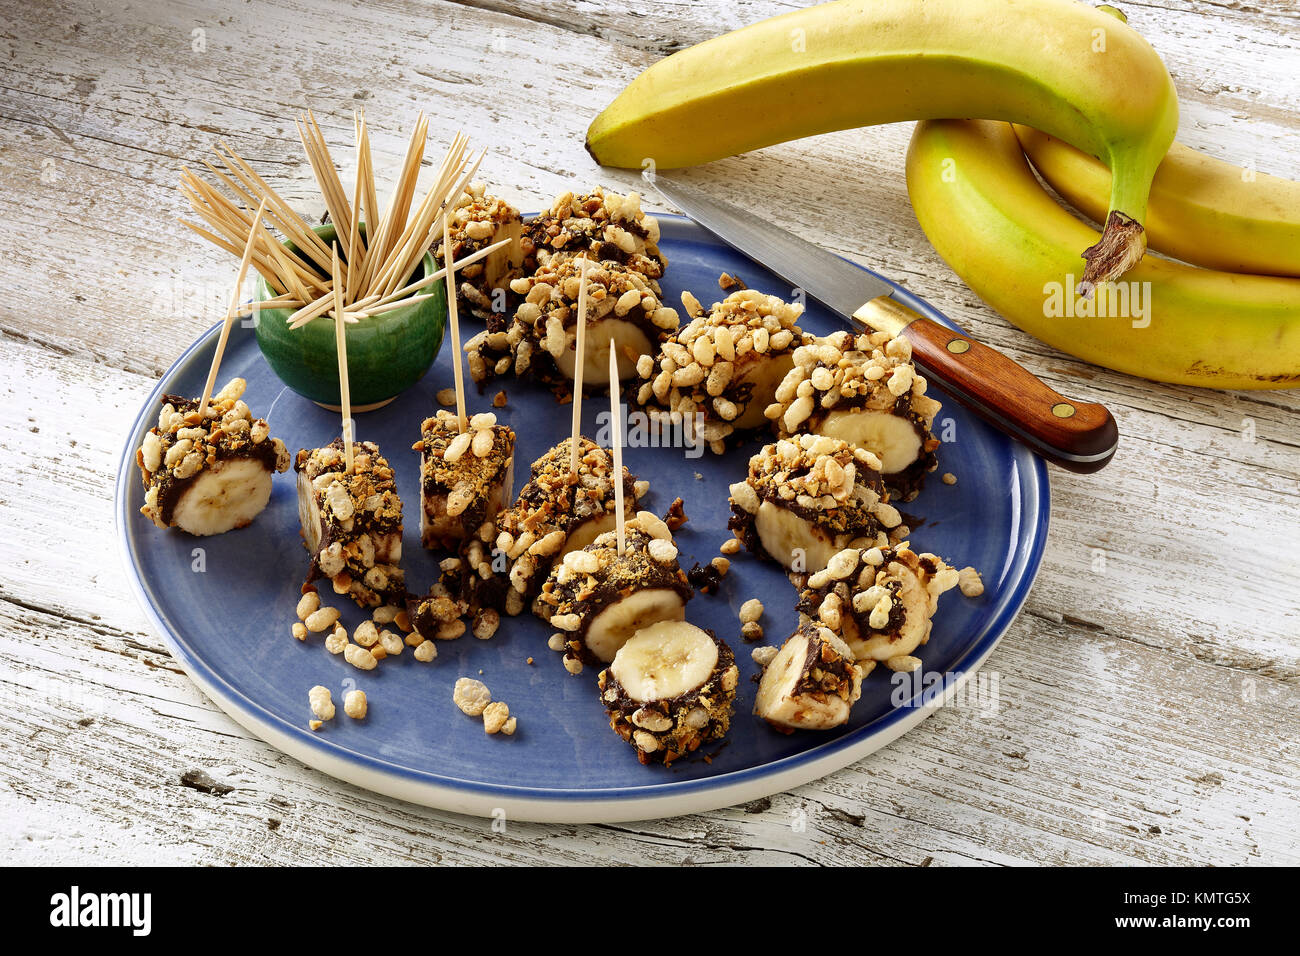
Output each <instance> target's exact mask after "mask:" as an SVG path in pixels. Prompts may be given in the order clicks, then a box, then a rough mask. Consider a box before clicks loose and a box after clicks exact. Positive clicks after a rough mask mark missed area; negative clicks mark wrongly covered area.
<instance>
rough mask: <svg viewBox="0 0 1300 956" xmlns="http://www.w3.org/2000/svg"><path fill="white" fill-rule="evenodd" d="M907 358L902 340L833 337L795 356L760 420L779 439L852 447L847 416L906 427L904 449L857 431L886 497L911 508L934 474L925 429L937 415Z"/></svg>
mask: <svg viewBox="0 0 1300 956" xmlns="http://www.w3.org/2000/svg"><path fill="white" fill-rule="evenodd" d="M911 357H912V346H911V343H910V342H909V341H908V340H907V339H905V338H894V337H892V336H890V335H889V334H888V333H885V332H863V333H860V334H857V335H854V334H853V333H851V332H835V333H833V334H831V335H828V336H826V337H824V338H818V339H816V340H815V341H812V342H809V343H807V344H805V345H803V346H801V347H800V348H798V349H796V350H795V353H794V367H793V368H792V369H791V370H790V371H789V372H788V373H787V374H786V376H785V378H784V379H782V381H781V384H780V386H779V387H778V388H777V390H776V394H775V396H774V401H773V402H772V404H771V405H769V406H768V407H767V409H766V411H765V415H766V417H767V418H769V419H771V421H772V424H773V426H774V428H775V429H776V432H777V434H778V436H780V437H791V436H794V435H798V434H800V433H803V432H815V433H819V434H828V435H832V436H833V437H838V438H845V439H848V440H853V439H852V438H850V433H852V432H854V431H862V429H861V428H855V427H854V426H851V425H849V424H847V420H848V418H849V416H850V415H851V413H859V414H860V415H861V414H865V413H875V414H879V415H888V416H892V417H895V418H898V419H900V420H902V421H903V422H906V423H907V425H908V426H910V429H911V431H912V432H913V433H914V437H912V438H910V440H909V443H907V444H906V447H904V444H905V443H904V442H900V440H899V436H898V435H897V434H896V433H889V437H888V438H887V437H886V433H883V432H882V431H881V429H880V428H879V427H874V428H867V429H866V430H865V431H863V436H864V442H863V444H864V447H866V448H867V449H868V450H869V451H871V452H872V453H874V454H875V455H876V456H877V457H879V458H881V460H882V471H883V472H884V475H885V483H886V485H887V486H888V487H890V489H891V491H892V494H893V497H895V498H897V499H899V500H904V501H910V500H911V499H912V498H915V497H916V495H917V493H918V492H919V490H920V486H921V483H922V481H923V479H924V477H925V475H926V474H927V473H928V472H930V471H933V470H934V469H935V467H936V464H937V462H936V459H935V455H934V451H935V449H936V448H938V446H939V441H938V439H936V438H935V437H934V435H933V434H932V433H931V428H932V426H933V424H934V418H935V415H936V414H938V412H939V410H940V408H941V406H940V404H939V402H937V401H935V400H934V399H933V398H931V397H929V396H928V395H927V394H926V388H927V382H926V380H925V378H924V377H922V376H921V375H920V374H918V373H917V371H916V368H915V367H914V366H913V365H912V361H911ZM840 429H843V430H844V431H843V433H842V432H841V431H840ZM902 431H903V432H904V434H905V433H906V431H907V429H906V428H904V429H902ZM886 442H887V444H886Z"/></svg>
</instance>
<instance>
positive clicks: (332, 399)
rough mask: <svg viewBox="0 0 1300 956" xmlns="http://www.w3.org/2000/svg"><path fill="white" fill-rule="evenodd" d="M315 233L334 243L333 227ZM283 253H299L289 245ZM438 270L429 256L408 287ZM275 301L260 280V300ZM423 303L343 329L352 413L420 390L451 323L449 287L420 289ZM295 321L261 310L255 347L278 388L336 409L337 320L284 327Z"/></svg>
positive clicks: (281, 313)
mask: <svg viewBox="0 0 1300 956" xmlns="http://www.w3.org/2000/svg"><path fill="white" fill-rule="evenodd" d="M313 231H314V232H315V233H316V235H318V236H320V237H321V239H323V240H324V241H325V244H326V245H329V244H330V243H332V242H333V241H334V238H335V231H334V226H333V225H327V226H318V227H316V229H314V230H313ZM285 245H286V246H287V247H288V248H290V249H296V247H295V246H294V245H293V243H291V242H286V243H285ZM436 270H437V266H436V265H435V264H434V261H433V256H432V255H429V254H426V255H425V257H424V259H423V260H422V261H421V263H420V266H419V268H417V269H416V270H415V273H414V274H413V275H412V276H411V278H410V280H409V281H410V282H416V281H418V280H420V279H422V278H424V277H425V276H427V275H431V274H432V273H433V272H435V271H436ZM425 293H428V294H427V295H425ZM274 295H275V292H274V291H273V290H272V289H271V288H270V287H269V286H267V284H266V280H265V279H263V278H262V277H260V276H259V277H258V280H257V299H258V300H262V299H269V298H272V297H273V296H274ZM420 295H421V296H422V298H419V299H417V300H416V301H415V302H414V303H412V304H411V305H408V306H404V307H402V308H400V309H393V310H392V311H391V312H384V313H382V314H380V315H374V316H370V317H369V318H365V319H362V320H361V321H360V322H356V323H352V324H350V325H348V326H346V334H347V338H348V341H347V345H348V386H349V389H350V391H351V395H350V398H351V400H352V410H353V411H354V412H363V411H369V410H371V409H374V408H379V407H381V406H383V405H387V404H388V403H389V402H391V401H392V400H393V399H394V398H396V397H397V396H398V395H400V394H401V393H402V392H404V391H406V390H407V389H408V388H410V387H411V386H412V385H414V384H415V383H416V382H418V381H419V380H420V379H421V378H422V377H423V376H424V373H425V372H427V371H428V370H429V366H431V365H432V364H433V360H434V359H435V358H437V356H438V349H439V348H440V347H441V346H442V337H443V330H444V328H445V327H446V323H447V291H446V287H445V284H444V283H442V282H435V283H433V284H431V285H429V286H426V287H425V288H423V289H421V290H420ZM292 314H293V310H291V309H263V310H262V312H261V314H260V315H259V316H258V320H257V345H258V347H259V348H260V349H261V350H262V355H263V357H265V359H266V362H267V364H268V365H270V366H271V370H272V371H273V372H275V374H276V375H278V376H279V377H280V381H282V382H284V384H285V385H288V386H289V387H290V388H291V389H293V390H294V391H295V392H297V393H298V394H299V395H302V396H303V397H304V398H308V399H311V401H313V402H316V403H317V404H318V405H324V406H325V407H326V408H332V409H337V408H338V407H339V403H340V402H341V401H342V398H341V397H340V394H339V377H338V356H337V352H336V351H335V332H334V320H333V319H332V318H330V317H329V316H321V317H319V318H315V319H312V321H311V322H309V323H307V324H306V325H305V326H303V327H302V328H300V329H294V330H290V328H289V325H288V321H287V320H288V318H289V316H290V315H292Z"/></svg>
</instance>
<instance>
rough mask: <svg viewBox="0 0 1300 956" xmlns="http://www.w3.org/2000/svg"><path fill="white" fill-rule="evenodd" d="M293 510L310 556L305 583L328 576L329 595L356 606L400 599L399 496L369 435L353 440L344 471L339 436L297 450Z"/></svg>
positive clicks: (402, 582)
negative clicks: (349, 466) (331, 590)
mask: <svg viewBox="0 0 1300 956" xmlns="http://www.w3.org/2000/svg"><path fill="white" fill-rule="evenodd" d="M295 467H296V468H297V471H298V517H299V520H300V521H301V522H302V539H303V544H304V545H306V546H307V551H308V553H309V554H310V555H311V567H310V569H309V570H308V574H307V583H308V584H310V583H311V582H312V581H315V580H317V579H318V578H328V579H329V580H330V582H331V583H332V584H333V585H334V592H335V593H336V594H346V595H348V596H349V597H351V598H352V599H353V600H354V601H356V602H357V603H358V604H360V605H361V606H362V607H378V606H379V605H382V604H392V605H397V606H399V607H400V606H403V605H405V603H406V597H407V595H406V584H405V575H404V573H403V571H402V569H401V567H399V566H398V563H399V562H400V561H401V558H402V500H401V498H399V497H398V495H397V488H396V485H395V484H394V482H393V469H392V468H391V467H390V466H389V464H388V461H387V459H385V458H384V457H383V456H382V455H381V454H380V453H379V447H378V446H377V445H376V444H375V443H374V442H356V443H354V445H353V466H352V470H351V471H350V472H346V471H345V470H344V469H345V467H346V459H345V457H344V447H343V439H341V438H336V439H335V440H334V441H333V442H332V443H330V444H329V445H326V446H324V447H323V448H315V449H306V448H304V449H302V450H301V451H299V452H298V460H297V463H296V465H295Z"/></svg>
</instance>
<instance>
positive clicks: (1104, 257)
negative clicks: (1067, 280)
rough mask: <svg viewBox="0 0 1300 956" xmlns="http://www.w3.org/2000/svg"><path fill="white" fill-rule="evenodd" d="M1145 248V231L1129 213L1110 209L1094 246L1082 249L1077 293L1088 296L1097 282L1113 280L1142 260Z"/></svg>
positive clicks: (1086, 297) (1090, 295)
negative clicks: (1081, 263)
mask: <svg viewBox="0 0 1300 956" xmlns="http://www.w3.org/2000/svg"><path fill="white" fill-rule="evenodd" d="M1146 251H1147V238H1146V230H1144V229H1143V228H1142V224H1141V223H1140V222H1138V221H1137V220H1136V219H1134V218H1133V217H1132V216H1128V215H1125V214H1124V213H1122V212H1120V211H1119V210H1118V209H1112V210H1111V212H1110V215H1109V216H1107V217H1106V228H1105V229H1103V230H1102V233H1101V238H1100V239H1098V240H1097V242H1096V243H1095V244H1094V245H1091V246H1089V247H1088V248H1087V249H1085V250H1083V258H1084V260H1086V262H1087V263H1088V264H1087V265H1086V266H1084V269H1083V279H1082V281H1080V283H1079V295H1081V296H1083V298H1085V299H1088V298H1091V297H1092V292H1093V289H1095V288H1096V286H1097V283H1098V282H1113V281H1114V280H1116V279H1118V278H1119V277H1120V276H1122V275H1123V274H1124V273H1126V272H1128V271H1129V270H1130V269H1132V268H1133V267H1134V266H1135V265H1137V264H1138V263H1139V262H1141V261H1142V256H1143V255H1144V254H1145V253H1146Z"/></svg>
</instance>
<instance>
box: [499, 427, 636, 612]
mask: <svg viewBox="0 0 1300 956" xmlns="http://www.w3.org/2000/svg"><path fill="white" fill-rule="evenodd" d="M570 441H571V439H568V438H566V439H565V440H564V441H562V442H560V443H559V444H558V445H556V446H555V447H554V448H552V449H550V450H549V451H548V452H547V453H546V454H544V455H543V456H542V457H541V458H539V459H537V461H535V462H533V466H532V470H531V474H530V477H529V480H528V483H527V484H525V485H524V487H523V488H522V489H521V490H520V492H519V497H518V499H517V500H516V501H515V503H514V504H513V505H512V506H511V507H509V508H506V509H505V510H504V511H502V512H501V513H500V514H499V515H498V516H497V520H496V523H495V525H492V524H491V522H488V523H485V530H491V531H492V533H493V535H494V536H493V537H492V538H491V539H490V540H486V539H485V540H484V541H483V543H484V544H487V545H490V546H495V547H496V548H497V551H498V553H499V554H501V555H504V556H505V559H506V561H507V564H508V567H507V571H506V575H507V577H508V580H509V583H510V589H509V591H507V593H506V596H505V601H504V604H503V608H502V609H503V610H505V612H506V613H507V614H519V613H520V612H521V611H523V609H524V608H525V607H526V606H527V604H528V601H529V600H531V599H532V598H533V597H534V596H536V594H537V593H538V591H539V590H540V589H541V586H542V582H543V581H545V580H546V576H547V573H548V572H549V571H550V569H551V566H552V565H553V564H554V563H555V562H556V561H558V560H559V559H560V558H562V557H563V556H564V555H565V554H566V553H568V552H569V551H576V550H579V549H581V548H585V547H586V546H587V545H589V544H591V543H592V542H593V541H595V540H596V538H597V537H598V536H600V535H601V534H602V533H604V532H606V531H610V530H612V529H613V528H614V526H615V523H616V519H615V510H614V509H615V506H616V497H615V494H614V474H613V472H614V461H613V458H612V457H611V456H610V453H609V452H608V451H607V450H606V449H604V448H601V447H600V446H599V445H597V444H596V443H595V442H593V441H592V440H591V439H590V438H582V439H581V440H580V442H579V453H578V471H577V474H576V475H573V474H571V473H570V470H569V446H570ZM621 477H622V481H623V509H624V517H625V518H631V517H632V515H633V514H635V512H636V502H637V497H638V495H637V482H636V481H635V479H634V478H633V477H632V475H631V473H630V472H629V471H628V470H627V469H626V468H624V469H623V474H622V476H621Z"/></svg>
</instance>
